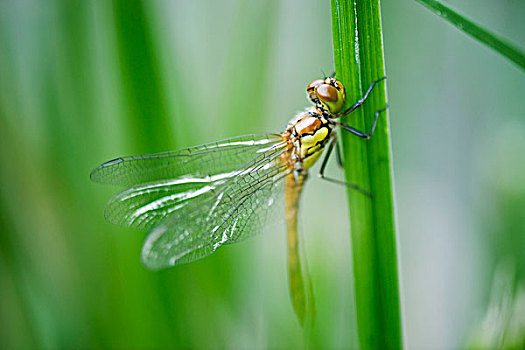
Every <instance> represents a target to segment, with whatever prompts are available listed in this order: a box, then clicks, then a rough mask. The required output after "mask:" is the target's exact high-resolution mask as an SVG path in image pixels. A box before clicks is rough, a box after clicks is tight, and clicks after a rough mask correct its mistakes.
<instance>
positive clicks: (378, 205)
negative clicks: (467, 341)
mask: <svg viewBox="0 0 525 350" xmlns="http://www.w3.org/2000/svg"><path fill="white" fill-rule="evenodd" d="M332 30H333V42H334V60H335V68H336V72H337V78H338V79H339V80H341V81H342V82H343V84H344V85H345V88H346V94H347V103H348V106H346V107H347V108H348V107H349V106H351V105H352V104H354V103H355V102H357V100H358V99H359V98H361V97H362V96H363V94H364V92H365V91H366V90H367V88H368V87H369V86H370V84H371V83H372V82H373V81H374V80H377V79H379V78H381V77H383V76H385V67H384V61H383V37H382V31H381V14H380V5H379V0H367V1H362V0H361V1H350V0H332ZM386 105H387V99H386V84H384V83H383V82H381V83H380V84H379V85H378V86H376V87H375V88H374V90H373V91H372V93H371V95H370V97H369V98H368V99H367V101H366V102H365V103H364V105H363V106H362V107H361V108H359V109H358V110H356V111H355V112H353V113H351V115H349V116H348V117H347V118H346V120H345V119H343V121H342V122H344V123H347V124H349V125H351V126H353V127H355V128H357V129H358V130H362V131H365V132H368V131H369V130H370V128H371V125H372V122H373V118H374V113H375V112H376V111H378V110H380V109H381V108H383V107H385V106H386ZM341 139H342V143H343V154H344V162H345V173H346V180H347V181H349V182H351V183H354V184H358V185H359V186H361V187H362V188H364V189H365V190H367V191H369V192H371V193H372V194H373V198H368V197H366V196H364V195H362V194H361V193H358V192H357V191H353V190H350V191H348V202H349V211H350V226H351V239H352V256H353V265H354V266H353V272H354V288H355V300H356V314H357V327H358V335H359V345H360V348H361V349H400V348H402V347H403V336H402V324H401V313H400V298H399V283H398V271H397V266H398V261H397V247H396V234H395V228H396V227H395V221H394V219H395V215H394V198H393V194H394V190H393V177H392V163H391V151H390V138H389V127H388V113H387V112H386V113H385V112H384V113H382V115H381V116H380V118H379V121H378V124H377V128H376V131H375V133H374V135H373V137H372V138H371V139H370V140H368V141H365V140H362V139H360V138H358V137H356V136H355V135H351V134H350V133H348V132H344V131H343V132H342V135H341Z"/></svg>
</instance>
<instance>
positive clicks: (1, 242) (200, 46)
mask: <svg viewBox="0 0 525 350" xmlns="http://www.w3.org/2000/svg"><path fill="white" fill-rule="evenodd" d="M449 3H451V4H452V5H455V7H456V8H457V9H459V10H460V11H461V12H463V13H466V14H468V15H469V17H471V18H473V19H475V20H476V21H477V22H478V23H482V24H484V25H485V26H486V27H487V28H488V29H491V30H493V31H495V32H497V33H499V34H501V35H503V36H504V37H506V38H508V39H510V40H511V41H513V42H515V43H516V44H517V45H519V46H521V47H525V35H524V33H525V21H523V14H525V3H524V2H523V1H517V0H516V1H505V2H503V1H489V0H482V1H480V0H468V1H459V0H454V1H449ZM329 6H330V5H329V2H328V1H326V2H319V1H313V0H311V1H298V0H295V1H282V2H279V1H274V0H269V1H255V0H252V1H241V0H225V1H220V2H219V1H213V0H207V1H198V2H197V1H189V0H184V1H182V0H181V1H168V0H163V1H161V0H157V1H139V0H127V1H125V0H114V1H84V2H76V1H69V0H47V1H40V0H22V1H14V0H12V1H8V0H4V1H0V60H1V61H0V348H2V349H15V348H16V349H23V348H43V349H58V348H64V349H70V348H116V349H129V348H200V349H214V348H238V349H247V348H250V349H257V348H260V349H266V348H298V347H301V346H302V344H303V335H302V331H301V329H300V327H299V325H298V322H297V320H296V319H295V316H294V314H293V310H292V307H291V304H290V301H289V299H288V290H287V276H286V260H285V259H286V250H285V249H286V247H285V235H284V231H283V229H282V228H281V225H270V229H269V230H267V231H268V232H267V233H265V234H263V235H259V236H257V237H256V238H254V239H251V240H249V241H247V242H245V243H242V244H238V245H234V246H228V247H226V248H222V249H219V250H218V251H217V252H216V253H215V254H213V255H212V256H210V257H207V258H206V259H203V260H200V261H198V262H195V263H191V264H188V265H183V266H179V267H176V268H171V269H168V270H165V271H160V272H151V271H148V270H146V269H145V268H144V267H143V266H142V265H141V263H140V258H139V257H140V247H141V244H142V241H143V239H144V235H145V233H143V232H136V231H132V230H128V229H124V228H120V227H116V226H112V225H111V224H108V223H107V222H105V221H104V218H103V208H104V204H105V202H106V201H107V200H108V199H109V198H110V197H111V195H112V194H114V193H116V191H117V190H118V189H115V188H111V187H106V186H102V185H98V184H94V183H91V182H90V181H89V177H88V175H89V172H90V171H91V169H92V168H93V167H95V166H97V165H98V164H100V163H101V162H103V161H106V160H108V159H111V158H115V157H117V156H122V155H132V154H140V153H147V152H157V151H165V150H170V149H176V148H181V147H185V146H190V145H194V144H199V143H204V142H209V141H214V140H218V139H222V138H226V137H230V136H236V135H240V134H247V133H257V132H280V131H281V130H282V129H283V128H284V126H285V125H286V123H287V121H288V120H289V119H290V118H291V117H292V116H293V114H294V113H295V112H296V111H297V110H300V109H302V108H303V107H304V106H306V105H307V100H306V98H305V93H304V87H305V85H306V84H307V83H308V82H309V81H311V80H313V79H316V78H319V77H321V76H322V75H323V73H322V72H325V73H326V74H330V73H331V72H332V70H333V62H332V52H331V50H332V44H331V28H330V23H331V21H330V8H329ZM382 12H383V22H384V27H383V30H384V42H385V50H386V51H385V52H386V53H385V56H386V59H385V61H386V64H387V74H388V89H389V100H390V104H391V109H390V117H391V125H392V137H393V153H394V167H395V181H396V189H397V199H396V201H397V205H398V208H397V211H398V213H397V214H398V227H399V230H398V232H399V247H400V260H401V268H402V271H401V278H402V281H401V287H402V291H401V294H402V296H403V315H404V321H405V333H406V341H407V343H408V345H409V346H410V347H411V348H415V349H419V348H439V349H446V348H458V347H464V346H469V347H486V346H488V347H491V346H490V345H493V344H502V342H505V341H509V340H508V339H517V340H515V341H518V342H519V341H520V340H519V339H522V340H521V341H523V333H521V332H522V331H523V330H524V329H525V320H524V316H523V315H525V306H524V305H525V253H524V252H525V238H524V237H525V232H524V231H525V214H524V213H525V156H524V153H525V152H524V149H525V121H524V119H525V118H524V116H525V100H524V98H523V96H524V92H525V74H524V72H523V71H520V70H519V69H518V68H516V67H515V66H513V65H512V64H510V63H508V62H507V61H506V60H505V59H503V58H502V57H500V56H498V55H497V54H496V53H494V52H492V51H491V50H489V49H487V48H486V47H484V46H482V45H481V44H479V43H477V42H475V41H473V40H472V39H470V38H468V37H466V36H465V35H463V34H462V33H461V32H459V31H458V30H457V29H455V28H453V27H452V26H450V25H448V24H447V23H445V22H444V21H443V20H442V19H440V18H438V17H436V16H435V15H433V14H432V13H430V12H429V11H428V10H426V9H425V8H423V7H422V6H421V5H419V4H417V3H415V2H414V1H408V0H405V1H401V2H399V1H396V2H394V1H385V2H384V3H383V11H382ZM354 98H355V99H357V98H358V97H357V96H354ZM313 171H314V172H315V171H316V169H314V170H313ZM329 172H330V173H331V174H333V175H334V176H342V174H341V173H340V172H339V170H337V168H336V167H332V168H330V169H329ZM341 191H343V189H342V188H340V187H338V186H336V185H333V184H330V183H325V182H323V181H319V180H318V179H316V178H315V176H312V178H311V181H309V183H308V185H307V188H306V191H305V193H304V197H303V202H302V220H301V222H302V226H301V231H302V232H303V234H304V235H303V237H304V240H305V241H306V252H307V256H308V259H309V265H310V270H311V273H312V278H313V283H314V290H315V293H316V303H317V309H318V316H317V323H316V327H315V328H314V330H313V332H312V334H313V335H312V336H313V342H314V347H315V348H353V347H355V346H356V344H357V343H356V329H355V328H356V324H355V315H354V306H353V305H354V302H353V294H352V267H351V257H350V256H349V252H350V239H349V233H348V230H349V225H348V218H347V212H346V202H345V200H346V196H344V195H343V194H342V192H341ZM320 203H322V205H320ZM494 310H495V311H494ZM521 311H524V312H521ZM520 315H521V316H520ZM520 327H521V328H520ZM513 332H514V333H513ZM509 334H510V337H512V336H514V338H509ZM520 336H521V338H520ZM504 339H507V340H504ZM494 342H496V343H494ZM498 342H499V343H498ZM505 344H518V345H517V346H519V343H505Z"/></svg>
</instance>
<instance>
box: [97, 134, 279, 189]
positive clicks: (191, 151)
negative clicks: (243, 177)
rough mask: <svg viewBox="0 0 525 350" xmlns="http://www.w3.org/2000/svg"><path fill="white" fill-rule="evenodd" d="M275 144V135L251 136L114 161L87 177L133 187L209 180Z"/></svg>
mask: <svg viewBox="0 0 525 350" xmlns="http://www.w3.org/2000/svg"><path fill="white" fill-rule="evenodd" d="M279 142H282V138H281V136H280V135H277V134H254V135H245V136H239V137H234V138H231V139H227V140H223V141H217V142H212V143H208V144H204V145H200V146H195V147H190V148H185V149H181V150H178V151H170V152H164V153H156V154H148V155H143V156H135V157H124V158H116V159H113V160H110V161H108V162H106V163H104V164H102V165H100V166H99V167H97V168H95V169H94V170H93V171H92V172H91V174H90V177H91V179H92V180H93V181H96V182H101V183H108V184H113V185H121V186H133V185H137V184H142V183H146V182H153V181H161V180H170V179H174V178H177V177H180V176H182V175H185V174H191V175H193V176H195V177H206V176H212V175H216V174H222V173H227V172H231V171H232V170H235V169H238V168H239V167H241V166H242V165H243V164H246V163H247V162H249V161H250V160H252V159H253V158H255V157H256V156H257V155H258V154H259V152H261V150H264V149H267V148H268V147H269V146H271V145H273V144H275V143H279Z"/></svg>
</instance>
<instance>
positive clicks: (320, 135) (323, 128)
mask: <svg viewBox="0 0 525 350" xmlns="http://www.w3.org/2000/svg"><path fill="white" fill-rule="evenodd" d="M294 129H295V132H296V135H297V137H298V140H299V144H298V149H297V154H298V156H299V159H300V160H301V161H302V164H303V167H304V170H306V169H308V168H310V167H311V166H312V165H313V164H314V163H315V162H316V161H317V159H319V156H320V155H321V154H322V153H323V149H324V145H325V144H326V142H327V141H328V140H329V138H330V133H331V131H332V127H331V125H330V124H329V123H328V121H327V120H326V119H325V118H324V117H322V116H321V115H319V114H318V113H317V111H316V109H315V108H312V109H311V112H309V113H307V114H306V115H305V116H304V117H303V118H302V119H300V120H299V121H298V122H297V123H296V124H295V125H294Z"/></svg>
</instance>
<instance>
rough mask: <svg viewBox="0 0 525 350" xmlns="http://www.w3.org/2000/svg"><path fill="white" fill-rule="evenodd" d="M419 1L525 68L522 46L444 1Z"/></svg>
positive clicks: (418, 0)
mask: <svg viewBox="0 0 525 350" xmlns="http://www.w3.org/2000/svg"><path fill="white" fill-rule="evenodd" d="M416 1H417V2H419V3H421V4H423V5H424V6H426V7H427V8H429V9H430V10H431V11H432V12H434V13H435V14H437V15H438V16H441V17H442V18H443V19H445V20H447V21H448V22H450V23H451V24H453V25H455V26H456V27H457V28H459V29H460V30H462V31H463V32H465V33H467V34H469V35H471V36H472V37H473V38H475V39H477V40H479V41H480V42H481V43H483V44H485V45H487V46H488V47H490V48H492V49H493V50H494V51H496V52H498V53H499V54H501V55H503V56H505V57H507V58H508V59H509V60H511V61H512V62H513V63H514V64H516V65H517V66H518V67H520V68H521V69H525V52H523V50H521V49H520V48H518V47H516V46H514V45H513V44H511V43H509V42H507V41H506V40H505V39H503V38H500V37H499V36H497V35H496V34H494V33H491V32H489V31H488V30H486V29H483V28H482V27H480V26H479V25H477V24H476V23H474V22H472V21H471V20H469V19H467V18H465V17H464V16H462V15H460V14H459V13H457V12H456V11H454V10H452V9H451V8H449V7H447V6H446V5H444V4H443V3H441V2H439V1H436V0H416Z"/></svg>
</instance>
